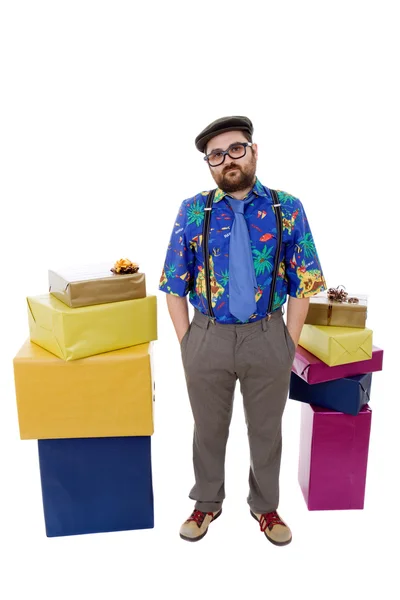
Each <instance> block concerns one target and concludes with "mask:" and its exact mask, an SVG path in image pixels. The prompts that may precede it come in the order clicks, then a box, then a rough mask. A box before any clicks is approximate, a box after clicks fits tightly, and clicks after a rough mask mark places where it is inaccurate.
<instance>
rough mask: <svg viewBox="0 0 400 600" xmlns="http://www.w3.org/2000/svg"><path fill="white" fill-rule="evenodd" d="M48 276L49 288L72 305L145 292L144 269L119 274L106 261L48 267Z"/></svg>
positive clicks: (115, 300) (134, 295) (125, 298)
mask: <svg viewBox="0 0 400 600" xmlns="http://www.w3.org/2000/svg"><path fill="white" fill-rule="evenodd" d="M48 279H49V292H50V293H51V294H53V296H55V297H56V298H57V299H58V300H61V301H62V302H64V303H65V304H67V305H68V306H70V307H74V308H78V307H81V306H93V305H95V304H105V303H107V302H120V301H123V300H135V299H137V298H144V297H145V296H146V278H145V274H144V273H131V274H123V275H118V274H115V273H112V272H111V269H110V266H109V265H108V264H104V265H97V266H87V267H76V268H71V269H61V270H58V271H53V270H49V272H48Z"/></svg>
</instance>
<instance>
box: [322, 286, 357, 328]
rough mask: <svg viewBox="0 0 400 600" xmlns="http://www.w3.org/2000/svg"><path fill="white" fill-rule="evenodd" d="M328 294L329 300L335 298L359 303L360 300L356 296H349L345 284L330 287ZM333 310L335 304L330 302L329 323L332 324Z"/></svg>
mask: <svg viewBox="0 0 400 600" xmlns="http://www.w3.org/2000/svg"><path fill="white" fill-rule="evenodd" d="M339 288H343V289H339ZM327 295H328V298H329V300H333V301H334V302H348V303H349V304H357V303H358V301H359V300H358V298H356V297H352V298H348V297H347V296H348V293H347V292H345V287H344V286H343V285H338V286H337V288H329V290H328V292H327ZM332 310H333V304H332V303H331V302H330V303H329V305H328V325H330V324H331V319H332Z"/></svg>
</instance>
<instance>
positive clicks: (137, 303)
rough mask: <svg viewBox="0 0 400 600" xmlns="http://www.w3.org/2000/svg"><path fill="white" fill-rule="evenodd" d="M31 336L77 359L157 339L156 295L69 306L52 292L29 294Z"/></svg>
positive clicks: (44, 344) (50, 348)
mask: <svg viewBox="0 0 400 600" xmlns="http://www.w3.org/2000/svg"><path fill="white" fill-rule="evenodd" d="M27 302H28V319H29V332H30V340H31V341H32V342H35V344H38V345H39V346H41V347H42V348H44V349H45V350H48V351H49V352H52V353H53V354H55V355H56V356H58V357H59V358H63V359H64V360H77V359H79V358H85V357H88V356H94V355H95V354H101V353H103V352H110V351H112V350H119V349H120V348H127V347H129V346H135V345H137V344H144V343H146V342H151V341H154V340H156V339H157V298H156V296H146V298H139V299H135V300H124V301H123V302H109V303H107V304H98V305H95V306H83V307H80V308H71V307H70V306H67V305H66V304H64V302H61V301H60V300H57V298H55V297H54V296H53V295H52V294H42V295H41V296H34V297H28V298H27Z"/></svg>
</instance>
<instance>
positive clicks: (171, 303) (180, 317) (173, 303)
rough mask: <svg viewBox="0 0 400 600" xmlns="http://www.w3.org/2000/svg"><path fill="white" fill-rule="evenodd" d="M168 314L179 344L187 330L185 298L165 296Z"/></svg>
mask: <svg viewBox="0 0 400 600" xmlns="http://www.w3.org/2000/svg"><path fill="white" fill-rule="evenodd" d="M167 306H168V312H169V315H170V317H171V320H172V323H173V325H174V328H175V332H176V335H177V337H178V341H179V343H181V341H182V339H183V337H184V335H185V333H186V332H187V330H188V329H189V310H188V302H187V296H185V297H183V298H182V297H181V296H173V295H172V294H167Z"/></svg>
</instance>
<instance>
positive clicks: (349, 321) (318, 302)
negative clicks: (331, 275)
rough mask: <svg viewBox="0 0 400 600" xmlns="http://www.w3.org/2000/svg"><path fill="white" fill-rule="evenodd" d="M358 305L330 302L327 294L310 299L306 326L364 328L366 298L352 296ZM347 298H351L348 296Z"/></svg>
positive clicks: (363, 296) (320, 294)
mask: <svg viewBox="0 0 400 600" xmlns="http://www.w3.org/2000/svg"><path fill="white" fill-rule="evenodd" d="M354 296H355V297H356V298H358V300H359V301H358V303H354V304H353V303H349V302H338V301H337V300H330V299H329V298H328V295H327V292H321V293H319V294H316V295H315V296H312V297H311V298H310V304H309V306H308V313H307V317H306V320H305V323H306V324H307V325H332V326H334V327H360V328H364V327H365V324H366V320H367V296H365V295H360V294H354ZM349 297H351V296H350V295H349Z"/></svg>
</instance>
